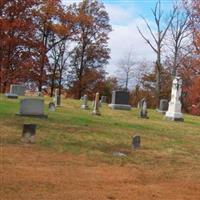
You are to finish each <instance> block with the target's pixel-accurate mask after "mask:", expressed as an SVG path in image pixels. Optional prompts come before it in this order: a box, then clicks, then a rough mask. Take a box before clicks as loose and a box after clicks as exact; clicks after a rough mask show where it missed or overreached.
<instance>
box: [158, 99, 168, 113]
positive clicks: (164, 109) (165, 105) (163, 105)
mask: <svg viewBox="0 0 200 200" xmlns="http://www.w3.org/2000/svg"><path fill="white" fill-rule="evenodd" d="M167 110H168V100H167V99H161V100H160V105H159V109H157V111H158V112H160V113H162V114H165V113H166V112H167Z"/></svg>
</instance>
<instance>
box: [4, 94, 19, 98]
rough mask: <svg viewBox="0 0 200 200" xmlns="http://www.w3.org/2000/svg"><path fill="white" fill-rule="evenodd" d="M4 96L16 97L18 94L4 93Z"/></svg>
mask: <svg viewBox="0 0 200 200" xmlns="http://www.w3.org/2000/svg"><path fill="white" fill-rule="evenodd" d="M5 96H6V97H7V98H8V99H17V98H18V95H16V94H11V93H6V94H5Z"/></svg>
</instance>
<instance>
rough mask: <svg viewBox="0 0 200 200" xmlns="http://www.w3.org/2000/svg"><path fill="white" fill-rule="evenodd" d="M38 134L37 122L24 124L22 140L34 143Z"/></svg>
mask: <svg viewBox="0 0 200 200" xmlns="http://www.w3.org/2000/svg"><path fill="white" fill-rule="evenodd" d="M35 134H36V124H24V125H23V132H22V141H23V142H26V143H34V142H35Z"/></svg>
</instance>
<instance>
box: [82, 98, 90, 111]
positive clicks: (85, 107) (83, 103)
mask: <svg viewBox="0 0 200 200" xmlns="http://www.w3.org/2000/svg"><path fill="white" fill-rule="evenodd" d="M82 101H83V102H82V105H81V108H82V109H85V110H87V109H88V97H87V95H84V96H83V99H82Z"/></svg>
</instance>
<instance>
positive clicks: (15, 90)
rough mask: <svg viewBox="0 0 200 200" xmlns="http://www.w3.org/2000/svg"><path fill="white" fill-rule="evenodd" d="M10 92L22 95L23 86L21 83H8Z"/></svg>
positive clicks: (23, 91)
mask: <svg viewBox="0 0 200 200" xmlns="http://www.w3.org/2000/svg"><path fill="white" fill-rule="evenodd" d="M10 93H11V94H16V95H18V96H24V94H25V87H24V86H23V85H18V84H12V85H10Z"/></svg>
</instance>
